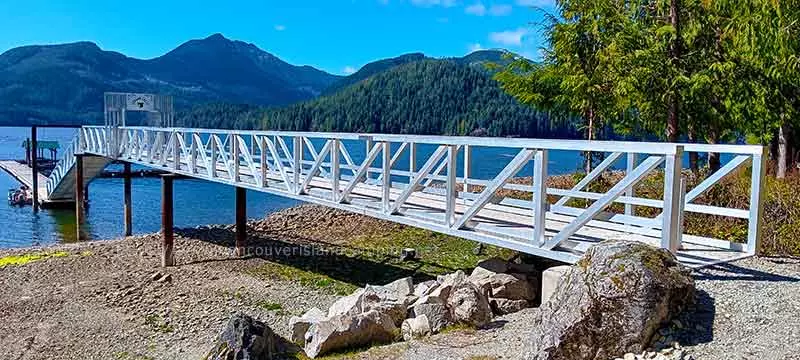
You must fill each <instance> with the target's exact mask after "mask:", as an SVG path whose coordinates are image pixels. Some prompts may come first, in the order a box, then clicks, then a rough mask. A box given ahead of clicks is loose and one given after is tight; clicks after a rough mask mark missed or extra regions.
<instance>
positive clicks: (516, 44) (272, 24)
mask: <svg viewBox="0 0 800 360" xmlns="http://www.w3.org/2000/svg"><path fill="white" fill-rule="evenodd" d="M552 1H553V0H497V1H493V0H329V1H322V0H316V1H312V0H292V1H276V0H262V1H257V0H248V1H244V0H240V1H189V0H161V1H152V0H136V1H127V2H122V1H100V0H70V1H53V0H50V1H42V0H0V34H2V35H0V52H4V51H6V50H8V49H11V48H14V47H17V46H21V45H31V44H54V43H64V42H73V41H81V40H89V41H93V42H95V43H97V44H98V45H99V46H100V47H101V48H103V49H105V50H113V51H119V52H122V53H124V54H126V55H128V56H133V57H137V58H153V57H156V56H159V55H162V54H164V53H165V52H167V51H169V50H171V49H172V48H174V47H176V46H177V45H179V44H181V43H183V42H185V41H187V40H189V39H197V38H204V37H206V36H208V35H211V34H213V33H222V34H223V35H225V36H226V37H228V38H231V39H236V40H242V41H245V42H251V43H254V44H256V45H257V46H258V47H260V48H262V49H264V50H266V51H268V52H270V53H272V54H275V55H276V56H278V57H280V58H282V59H284V60H286V61H288V62H290V63H292V64H297V65H306V64H307V65H312V66H315V67H318V68H320V69H323V70H325V71H328V72H332V73H336V74H344V73H349V72H352V71H354V70H356V69H358V68H359V67H360V66H362V65H364V64H366V63H368V62H371V61H374V60H377V59H381V58H387V57H393V56H397V55H400V54H404V53H409V52H423V53H425V54H426V55H428V56H435V57H444V56H462V55H465V54H467V53H469V52H471V51H472V50H475V49H479V48H483V49H488V48H504V49H508V50H511V51H514V52H517V53H520V54H523V55H525V56H527V57H531V58H537V54H538V53H539V48H541V46H542V43H541V39H540V37H541V36H540V31H539V27H538V25H537V24H538V22H539V21H541V19H542V9H544V10H548V11H552V10H553V5H552ZM233 3H235V5H234V4H233ZM532 7H536V8H538V9H539V10H536V8H532Z"/></svg>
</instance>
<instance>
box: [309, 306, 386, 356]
mask: <svg viewBox="0 0 800 360" xmlns="http://www.w3.org/2000/svg"><path fill="white" fill-rule="evenodd" d="M399 335H400V334H399V331H398V329H397V326H395V324H394V320H393V319H392V318H391V317H390V316H389V315H388V314H384V313H381V312H378V311H376V310H371V311H367V312H365V313H361V314H358V315H337V316H334V317H331V318H328V319H325V320H322V321H320V322H317V323H315V324H312V325H311V328H309V329H308V332H306V338H305V344H306V345H305V348H304V351H305V353H306V355H307V356H308V357H310V358H312V359H314V358H316V357H317V356H319V355H321V354H324V353H327V352H330V351H333V350H338V349H345V348H349V347H357V346H363V345H369V344H375V343H388V342H391V341H394V340H395V339H397V338H398V337H399Z"/></svg>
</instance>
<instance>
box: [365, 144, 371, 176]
mask: <svg viewBox="0 0 800 360" xmlns="http://www.w3.org/2000/svg"><path fill="white" fill-rule="evenodd" d="M364 144H365V145H366V149H365V151H364V154H365V155H366V154H369V151H370V150H372V138H371V137H367V138H366V139H365V140H364ZM371 167H372V164H368V165H367V175H366V178H367V181H369V179H370V177H369V174H370V173H371V171H370V168H371Z"/></svg>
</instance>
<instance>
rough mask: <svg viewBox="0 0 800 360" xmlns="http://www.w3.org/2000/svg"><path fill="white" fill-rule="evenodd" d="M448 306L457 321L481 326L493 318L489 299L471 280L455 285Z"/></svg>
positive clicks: (454, 320)
mask: <svg viewBox="0 0 800 360" xmlns="http://www.w3.org/2000/svg"><path fill="white" fill-rule="evenodd" d="M447 306H448V308H449V309H450V316H451V319H452V320H453V322H455V323H459V324H466V325H471V326H476V327H481V326H483V325H486V324H487V323H488V322H489V321H491V319H492V310H491V309H490V308H489V301H488V300H487V299H486V296H485V295H484V294H483V293H482V292H481V291H480V290H479V289H478V288H477V287H476V286H475V285H474V284H472V283H470V282H463V283H461V284H458V285H456V286H454V287H453V289H452V291H451V292H450V296H449V297H448V298H447Z"/></svg>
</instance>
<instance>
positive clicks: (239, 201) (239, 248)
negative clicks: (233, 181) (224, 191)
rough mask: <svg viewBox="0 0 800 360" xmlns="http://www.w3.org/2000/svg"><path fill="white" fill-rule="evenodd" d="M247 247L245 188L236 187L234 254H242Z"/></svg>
mask: <svg viewBox="0 0 800 360" xmlns="http://www.w3.org/2000/svg"><path fill="white" fill-rule="evenodd" d="M246 248H247V190H246V189H245V188H242V187H238V186H237V187H236V256H244V255H245V251H246Z"/></svg>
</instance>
